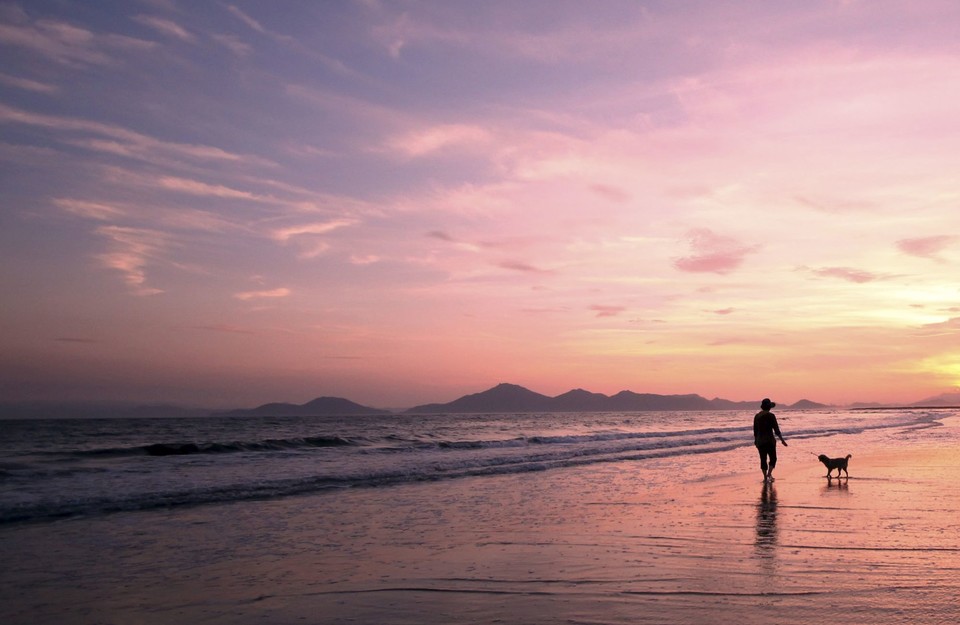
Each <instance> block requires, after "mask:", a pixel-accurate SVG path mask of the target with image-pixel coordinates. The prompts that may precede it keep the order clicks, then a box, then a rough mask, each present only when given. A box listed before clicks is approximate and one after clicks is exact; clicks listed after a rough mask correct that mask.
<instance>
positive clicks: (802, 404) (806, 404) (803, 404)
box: [787, 399, 830, 410]
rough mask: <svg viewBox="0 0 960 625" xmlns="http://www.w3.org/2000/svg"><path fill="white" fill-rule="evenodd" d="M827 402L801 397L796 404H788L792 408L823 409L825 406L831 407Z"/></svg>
mask: <svg viewBox="0 0 960 625" xmlns="http://www.w3.org/2000/svg"><path fill="white" fill-rule="evenodd" d="M829 407H830V406H828V405H827V404H818V403H817V402H815V401H810V400H809V399H801V400H800V401H798V402H797V403H795V404H791V405H790V406H787V408H790V410H822V409H824V408H829Z"/></svg>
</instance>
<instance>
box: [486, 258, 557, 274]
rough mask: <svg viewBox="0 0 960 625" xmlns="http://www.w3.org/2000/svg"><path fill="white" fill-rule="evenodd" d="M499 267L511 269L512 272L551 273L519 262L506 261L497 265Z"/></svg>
mask: <svg viewBox="0 0 960 625" xmlns="http://www.w3.org/2000/svg"><path fill="white" fill-rule="evenodd" d="M497 267H500V268H502V269H510V270H511V271H522V272H528V273H551V272H550V270H549V269H540V268H539V267H534V266H533V265H530V264H528V263H524V262H521V261H517V260H504V261H500V262H498V263H497Z"/></svg>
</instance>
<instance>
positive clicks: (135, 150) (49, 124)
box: [0, 104, 264, 164]
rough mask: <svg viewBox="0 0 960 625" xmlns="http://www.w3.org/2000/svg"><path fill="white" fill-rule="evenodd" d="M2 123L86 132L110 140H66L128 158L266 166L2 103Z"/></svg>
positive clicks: (259, 161)
mask: <svg viewBox="0 0 960 625" xmlns="http://www.w3.org/2000/svg"><path fill="white" fill-rule="evenodd" d="M0 123H7V124H24V125H29V126H38V127H42V128H48V129H51V130H56V131H63V132H72V133H86V134H94V135H101V136H102V137H109V138H110V139H112V140H113V142H110V141H102V140H100V141H97V140H89V139H82V138H77V139H73V140H70V139H67V142H72V143H74V144H78V145H81V146H85V147H88V148H89V149H91V150H95V151H102V152H110V153H113V154H121V155H124V156H129V157H139V158H148V157H149V156H150V155H151V154H154V153H161V154H166V155H168V156H175V157H179V158H190V159H194V160H200V161H220V162H236V163H241V162H250V163H255V164H264V161H263V160H262V159H259V158H256V157H251V156H245V155H242V154H235V153H232V152H228V151H226V150H223V149H220V148H217V147H213V146H209V145H197V144H186V143H174V142H170V141H163V140H161V139H156V138H154V137H150V136H148V135H144V134H141V133H138V132H134V131H132V130H128V129H127V128H124V127H122V126H116V125H111V124H104V123H101V122H96V121H90V120H85V119H77V118H72V117H60V116H55V115H44V114H41V113H33V112H30V111H24V110H21V109H17V108H14V107H11V106H7V105H4V104H0Z"/></svg>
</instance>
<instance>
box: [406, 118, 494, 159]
mask: <svg viewBox="0 0 960 625" xmlns="http://www.w3.org/2000/svg"><path fill="white" fill-rule="evenodd" d="M490 139H491V135H490V133H489V132H488V131H487V130H485V129H484V128H481V127H479V126H472V125H468V124H444V125H439V126H432V127H430V128H425V129H422V130H416V131H413V132H409V133H406V134H404V135H402V136H398V137H394V138H393V139H391V140H390V141H389V146H390V147H391V148H392V149H394V150H396V151H398V152H401V153H403V154H406V155H407V156H411V157H419V156H427V155H429V154H433V153H435V152H440V151H442V150H445V149H447V148H456V147H467V148H476V147H479V146H481V145H482V144H484V143H487V142H488V141H490Z"/></svg>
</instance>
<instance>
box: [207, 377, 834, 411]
mask: <svg viewBox="0 0 960 625" xmlns="http://www.w3.org/2000/svg"><path fill="white" fill-rule="evenodd" d="M759 403H760V402H759V400H757V401H749V402H735V401H730V400H728V399H720V398H715V399H706V398H704V397H701V396H700V395H656V394H653V393H634V392H633V391H620V392H619V393H617V394H616V395H612V396H608V395H603V394H601V393H591V392H590V391H585V390H583V389H580V388H578V389H574V390H572V391H568V392H566V393H563V394H562V395H557V396H556V397H549V396H547V395H542V394H540V393H536V392H534V391H531V390H529V389H526V388H524V387H522V386H518V385H516V384H498V385H497V386H495V387H493V388H491V389H488V390H486V391H483V392H481V393H473V394H471V395H465V396H463V397H461V398H459V399H455V400H454V401H451V402H448V403H443V404H439V403H438V404H424V405H421V406H414V407H413V408H410V409H408V410H405V411H404V414H442V413H460V414H462V413H510V412H637V411H649V410H753V409H755V408H757V407H758V405H759ZM826 407H827V406H826V405H824V404H818V403H816V402H812V401H809V400H801V401H799V402H797V403H795V404H793V405H792V406H781V407H780V408H781V409H782V408H791V409H798V410H799V409H814V408H826ZM388 413H389V411H386V410H378V409H376V408H370V407H369V406H362V405H360V404H357V403H354V402H352V401H349V400H347V399H342V398H338V397H320V398H317V399H314V400H313V401H310V402H307V403H306V404H287V403H271V404H264V405H262V406H258V407H256V408H252V409H249V410H231V411H229V412H224V413H219V414H223V415H227V416H313V415H342V416H350V415H361V414H388Z"/></svg>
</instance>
